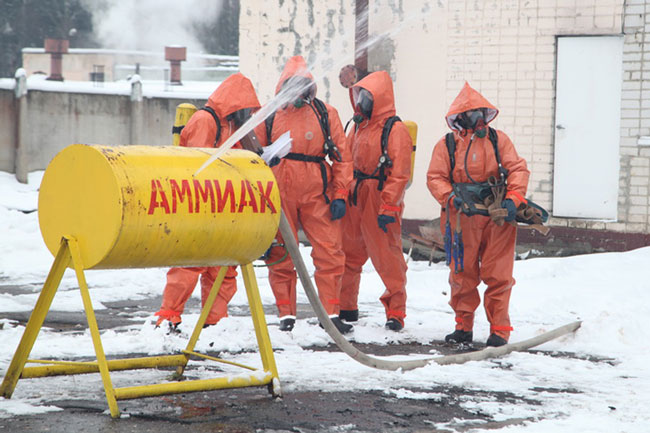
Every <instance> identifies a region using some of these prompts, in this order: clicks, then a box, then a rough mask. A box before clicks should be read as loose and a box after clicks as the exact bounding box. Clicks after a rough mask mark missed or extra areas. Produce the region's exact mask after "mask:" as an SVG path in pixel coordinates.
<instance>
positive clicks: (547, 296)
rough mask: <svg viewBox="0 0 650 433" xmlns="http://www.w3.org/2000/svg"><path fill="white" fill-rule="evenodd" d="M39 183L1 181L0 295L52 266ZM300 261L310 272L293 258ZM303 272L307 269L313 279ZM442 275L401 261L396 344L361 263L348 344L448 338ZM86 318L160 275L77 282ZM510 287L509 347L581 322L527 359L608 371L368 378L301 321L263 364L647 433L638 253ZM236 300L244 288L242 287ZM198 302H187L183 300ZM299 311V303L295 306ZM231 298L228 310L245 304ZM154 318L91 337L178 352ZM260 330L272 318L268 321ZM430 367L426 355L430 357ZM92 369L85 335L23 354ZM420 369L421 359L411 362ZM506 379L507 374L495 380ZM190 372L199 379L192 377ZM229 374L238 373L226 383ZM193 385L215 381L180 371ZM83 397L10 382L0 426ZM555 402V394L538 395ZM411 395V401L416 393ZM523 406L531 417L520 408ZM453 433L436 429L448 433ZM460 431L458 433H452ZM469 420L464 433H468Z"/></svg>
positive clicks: (230, 321) (292, 374)
mask: <svg viewBox="0 0 650 433" xmlns="http://www.w3.org/2000/svg"><path fill="white" fill-rule="evenodd" d="M41 176H42V172H35V173H32V174H30V178H29V180H30V183H29V184H28V185H22V184H19V183H17V182H16V181H15V180H14V177H13V175H10V174H7V173H3V172H0V284H5V285H8V284H11V285H21V284H33V283H38V282H42V281H43V280H44V279H45V276H46V275H47V272H48V270H49V267H50V266H51V264H52V256H51V255H50V253H49V252H48V251H47V249H46V247H45V245H44V243H43V241H42V239H41V237H40V232H39V228H38V214H37V212H32V213H24V212H21V210H23V211H26V210H34V209H36V205H37V194H38V192H37V189H38V185H39V183H40V179H41ZM303 253H304V255H305V258H306V262H307V263H308V264H309V263H310V262H311V260H310V258H309V249H308V248H304V249H303ZM312 270H313V269H312ZM256 272H257V277H258V283H259V286H260V291H261V296H262V301H263V303H264V304H265V305H272V304H274V301H275V300H274V298H273V294H272V292H271V289H270V287H269V284H268V279H267V276H266V270H264V269H263V268H258V269H257V270H256ZM447 275H448V271H447V269H446V267H445V266H443V265H442V264H438V265H435V264H434V265H432V266H430V267H429V266H427V263H425V262H411V263H409V270H408V287H407V290H408V303H407V313H408V316H407V318H406V328H405V329H404V331H402V332H401V333H399V334H395V333H393V332H389V331H386V330H385V329H384V328H383V325H384V321H385V318H384V314H383V308H382V307H381V305H380V303H379V301H378V298H379V296H380V295H381V292H382V291H383V289H382V284H381V280H380V279H379V277H378V275H377V274H376V273H375V272H374V269H373V268H372V266H371V265H370V264H368V265H367V266H366V267H365V269H364V274H363V276H362V283H361V284H362V287H361V294H360V310H361V311H362V314H364V315H365V316H366V317H364V318H362V319H361V321H360V322H359V324H358V325H356V326H355V331H354V335H353V337H352V338H353V339H354V341H356V342H359V343H374V344H388V343H391V342H422V343H427V342H429V341H431V340H432V339H441V338H442V337H443V336H444V335H445V334H446V333H448V332H449V331H451V330H452V327H453V316H452V315H451V309H450V307H449V306H448V305H447V301H448V294H447V293H448V284H447ZM86 278H87V280H88V283H89V285H90V288H91V297H92V299H93V304H94V306H95V309H97V310H99V309H102V308H105V307H104V305H103V304H102V303H104V302H108V301H118V300H125V299H139V298H140V299H141V298H143V297H151V296H154V295H159V294H160V293H161V291H162V287H163V286H164V283H165V270H164V269H143V270H126V271H125V270H120V271H115V270H106V271H88V272H87V274H86ZM515 278H516V279H517V285H516V286H515V288H514V290H513V296H512V300H511V309H510V314H511V319H512V322H513V326H514V327H515V331H514V332H513V334H512V337H511V341H513V342H514V341H518V340H523V339H526V338H529V337H532V336H534V335H537V334H539V333H541V332H544V331H548V330H550V329H553V328H555V327H557V326H560V325H563V324H566V323H568V322H572V321H574V320H577V319H579V320H582V321H583V324H582V327H581V328H580V329H579V330H578V332H577V333H576V334H574V335H570V336H566V337H563V338H560V339H557V340H554V341H552V342H549V343H547V344H545V345H543V346H541V347H540V348H539V349H543V350H545V351H568V352H574V353H576V354H578V355H593V356H597V357H603V358H613V359H614V360H615V361H614V362H609V363H608V362H593V361H590V360H586V359H585V360H581V359H571V358H566V357H551V356H545V355H542V354H532V353H513V354H510V355H508V356H507V357H505V358H501V359H497V360H488V361H480V362H471V363H467V364H463V365H455V366H439V365H437V364H433V365H429V366H427V367H424V368H421V369H417V370H414V371H408V372H399V371H398V372H386V371H379V370H373V369H370V368H367V367H364V366H362V365H361V364H358V363H356V362H355V361H353V360H351V359H349V358H347V356H346V355H344V354H342V353H337V352H334V353H329V352H320V351H319V352H314V351H311V350H308V349H304V348H305V347H308V346H313V345H326V344H327V343H328V342H329V341H330V340H329V337H328V336H327V335H326V334H325V332H324V331H323V330H322V329H320V328H319V327H318V326H317V325H316V322H315V320H313V319H300V318H299V320H298V323H297V325H296V328H295V329H294V331H293V332H292V333H283V332H280V331H279V330H278V328H277V326H271V327H269V332H270V336H271V341H272V343H273V346H274V348H277V349H282V350H278V351H276V353H275V360H276V363H277V366H278V369H279V373H280V378H281V380H282V386H283V390H284V391H285V392H288V391H297V390H322V391H338V390H341V389H348V390H383V391H384V392H385V393H388V394H391V395H396V396H399V397H404V398H428V399H433V400H436V399H440V393H439V392H438V393H433V392H428V391H427V390H428V389H431V388H433V387H440V386H442V387H446V386H456V387H463V388H465V389H471V390H477V391H478V390H481V391H493V392H509V393H512V394H513V395H515V396H517V397H519V398H517V399H515V400H516V401H506V402H497V401H496V399H491V398H489V397H486V396H485V395H486V394H484V393H482V394H480V396H477V397H475V398H472V399H468V400H467V401H465V402H463V403H462V405H463V406H464V408H465V409H467V410H470V411H473V412H475V413H482V414H488V415H490V416H492V417H493V418H494V419H495V420H506V419H513V418H523V419H531V420H533V421H526V422H525V423H524V424H523V425H514V426H507V427H503V428H502V429H501V430H500V431H504V432H515V431H525V432H550V431H553V432H560V431H561V432H577V431H580V432H607V433H610V432H648V431H650V411H648V409H647V408H648V406H650V357H649V355H648V353H649V352H650V327H648V326H647V325H644V323H645V321H646V320H647V318H648V317H649V316H650V248H642V249H639V250H635V251H630V252H626V253H607V254H595V255H588V256H577V257H569V258H536V259H530V260H525V261H517V262H516V264H515ZM76 287H77V282H76V279H75V276H74V273H73V272H71V271H67V272H66V274H65V276H64V279H63V282H62V285H61V287H60V289H59V292H58V293H57V295H56V297H55V298H54V302H53V305H52V309H53V310H60V311H83V307H82V303H81V297H80V296H79V291H78V290H77V289H76ZM240 287H243V285H242V284H241V281H240ZM198 295H199V291H198V290H197V291H195V296H198ZM37 296H38V291H35V292H34V293H32V294H24V295H19V296H12V295H8V294H2V293H0V311H1V312H12V311H30V310H31V309H32V308H33V306H34V304H35V302H36V299H37ZM299 301H300V302H307V300H306V296H304V294H303V293H299ZM246 304H247V300H246V295H245V292H244V291H243V290H240V291H238V292H237V294H236V295H235V297H234V299H233V301H232V305H246ZM153 313H154V311H143V312H142V315H143V316H148V320H146V321H145V323H144V324H142V323H141V321H140V322H133V324H131V325H129V324H128V323H126V324H125V326H124V327H121V328H117V329H113V330H107V331H103V332H102V342H103V344H104V349H105V351H106V353H107V355H108V356H109V357H110V356H111V355H120V354H126V353H147V354H152V355H153V354H160V353H171V352H174V351H175V350H178V349H183V348H184V347H185V345H186V339H184V338H182V337H179V336H169V335H165V332H164V330H163V329H155V328H154V326H153V324H152V321H153V320H154V317H153ZM197 318H198V315H192V314H188V315H185V316H184V322H183V325H182V326H183V330H185V331H187V332H190V331H191V329H192V328H191V327H192V325H193V323H194V322H195V321H196V319H197ZM266 319H267V322H269V323H270V324H274V323H275V324H277V323H278V319H277V318H276V317H275V316H273V315H269V316H267V318H266ZM0 325H3V326H2V328H1V329H0V347H1V348H2V350H1V351H0V376H2V377H4V374H5V373H6V370H7V368H8V365H9V362H10V361H11V358H12V356H13V353H14V350H15V348H16V347H17V345H18V342H19V340H20V338H21V336H22V334H23V331H24V327H23V326H18V325H17V324H16V323H15V322H10V321H7V320H3V321H0ZM488 330H489V326H488V324H487V322H486V320H485V315H484V313H483V311H482V310H479V311H478V314H477V320H476V327H475V329H474V335H475V339H477V340H484V339H485V338H487V336H488ZM256 348H257V344H256V340H255V335H254V332H253V329H252V324H251V322H250V319H249V318H248V317H229V318H227V319H224V320H223V321H222V322H220V323H219V325H218V326H216V327H212V328H207V329H205V330H204V331H203V333H202V334H201V339H200V341H199V343H198V345H197V350H199V351H201V350H211V351H232V352H237V351H243V353H239V354H236V355H235V354H233V355H232V356H231V357H230V358H229V359H231V360H233V361H236V362H242V363H245V364H249V365H260V361H259V356H258V355H257V353H255V352H247V351H245V350H246V349H251V350H255V349H256ZM432 355H436V354H435V353H432ZM82 356H88V357H94V349H93V346H92V343H91V340H90V336H89V334H88V333H87V332H86V333H85V334H84V333H61V332H53V331H51V330H48V329H43V330H42V331H41V334H40V335H39V338H38V339H37V341H36V344H35V346H34V349H33V351H32V353H31V357H32V358H52V357H60V358H63V359H70V358H75V357H82ZM420 356H421V355H420ZM504 366H506V367H507V368H502V367H504ZM197 370H198V371H197ZM233 372H238V370H233ZM192 374H194V375H196V376H199V377H206V378H207V377H212V376H213V375H214V372H211V371H209V370H205V369H202V368H195V369H192ZM160 375H161V373H160V372H156V371H152V372H147V371H146V370H144V371H137V372H135V373H134V372H115V373H112V374H111V376H112V378H113V381H114V385H115V386H125V385H126V384H129V385H131V384H134V383H155V382H160V381H161V378H160ZM83 383H84V386H81V382H76V381H74V380H70V379H69V378H65V377H54V378H46V379H34V380H21V381H19V382H18V385H17V387H16V390H15V393H14V395H13V397H12V399H10V400H5V399H2V398H0V417H11V416H14V415H17V414H29V413H40V412H43V411H48V410H58V409H57V408H56V407H48V406H47V405H46V404H45V403H43V402H44V401H47V400H52V399H84V398H87V397H88V393H92V394H93V396H95V397H96V398H98V399H101V398H103V389H102V386H101V380H100V378H99V375H87V376H85V377H84V382H83ZM540 388H544V389H548V390H565V392H551V391H549V392H545V391H541V392H540ZM414 390H415V391H414ZM528 399H530V400H533V401H535V400H537V401H540V402H541V404H532V403H527V401H529V400H528ZM454 426H456V427H457V426H458V423H457V422H456V423H455V422H454V421H453V420H450V423H448V424H439V425H437V426H436V427H438V428H443V427H446V428H448V429H451V430H454V429H455V428H456V427H454ZM464 428H465V429H467V426H465V427H464ZM480 430H481V429H480V423H479V422H478V421H477V425H476V427H475V430H472V431H480Z"/></svg>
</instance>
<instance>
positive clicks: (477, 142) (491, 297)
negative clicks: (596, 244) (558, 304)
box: [427, 83, 530, 341]
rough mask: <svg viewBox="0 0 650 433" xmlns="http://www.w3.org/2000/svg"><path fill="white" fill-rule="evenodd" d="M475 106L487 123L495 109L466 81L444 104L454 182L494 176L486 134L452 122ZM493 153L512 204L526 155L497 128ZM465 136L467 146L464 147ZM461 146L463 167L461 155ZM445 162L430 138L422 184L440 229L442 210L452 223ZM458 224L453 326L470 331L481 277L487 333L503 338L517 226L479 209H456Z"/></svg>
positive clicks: (443, 149)
mask: <svg viewBox="0 0 650 433" xmlns="http://www.w3.org/2000/svg"><path fill="white" fill-rule="evenodd" d="M478 108H485V109H487V113H488V115H487V118H486V119H485V121H486V123H490V122H491V121H492V120H494V118H495V117H496V116H497V114H498V113H499V111H498V110H497V109H496V108H495V107H494V106H493V105H492V104H490V103H489V102H488V101H487V100H486V99H485V98H484V97H483V96H482V95H481V94H480V93H478V92H477V91H476V90H474V89H472V88H471V87H470V86H469V84H467V83H465V86H464V87H463V89H462V90H461V91H460V93H459V94H458V96H457V97H456V99H455V100H454V102H453V103H452V104H451V107H450V108H449V112H448V113H447V116H446V120H447V124H448V125H449V127H450V128H451V129H452V130H453V134H454V139H455V140H456V152H455V161H456V162H455V166H454V171H453V179H454V181H455V182H461V183H468V182H471V181H470V179H469V177H468V176H467V172H469V174H470V176H471V177H472V178H473V179H474V180H475V181H476V182H485V181H486V180H487V179H488V177H490V176H496V177H497V178H498V177H499V174H498V167H497V161H496V157H495V152H494V148H493V146H492V143H491V142H490V140H489V138H488V135H486V136H485V137H484V138H479V137H477V136H474V138H473V139H471V137H472V135H473V134H472V133H473V131H471V130H470V131H465V130H462V129H460V127H459V126H457V124H456V123H455V120H456V118H457V116H458V115H459V114H460V113H463V112H466V111H468V110H474V109H478ZM497 137H498V148H499V154H500V155H501V163H502V165H503V167H504V168H505V169H507V170H508V176H507V192H506V196H505V198H506V199H511V200H512V201H513V202H514V204H515V206H516V207H518V206H519V204H520V203H522V202H524V201H525V198H524V196H525V194H526V189H527V186H528V177H529V175H530V172H529V171H528V168H527V167H526V161H525V160H524V159H523V158H521V157H520V156H519V155H518V154H517V151H516V150H515V147H514V145H513V144H512V141H510V138H509V137H508V136H507V135H506V134H505V133H504V132H503V131H497ZM470 141H471V148H470ZM467 152H470V153H469V154H468V155H467V172H466V168H465V158H466V154H467ZM450 170H451V163H450V159H449V152H448V150H447V145H446V142H445V137H443V138H441V139H440V140H439V141H438V143H436V145H435V147H434V149H433V155H432V156H431V163H430V164H429V170H428V172H427V186H428V187H429V190H430V191H431V194H433V196H434V197H435V198H436V200H438V202H439V203H440V204H441V206H442V215H441V218H440V224H441V229H442V232H443V233H444V232H445V227H444V225H445V223H446V221H447V216H446V215H445V209H447V211H448V212H449V221H450V224H451V228H452V231H453V230H455V225H456V214H457V210H456V208H455V207H454V206H453V205H451V204H449V205H448V206H447V202H448V199H449V196H450V194H451V192H452V186H451V181H450V176H449V172H450ZM460 224H461V229H462V233H463V241H464V249H465V251H464V252H465V259H464V268H465V269H464V271H463V272H459V273H454V268H453V263H452V268H451V271H450V273H449V284H450V285H451V300H450V302H449V305H451V307H452V308H453V310H454V312H455V313H456V329H457V330H463V331H471V330H472V327H473V326H474V311H476V308H477V307H478V305H479V303H480V301H481V299H480V296H479V293H478V290H477V287H478V285H479V283H480V281H481V280H483V282H484V283H485V284H486V285H487V289H486V290H485V295H484V297H485V300H484V302H483V304H484V307H485V312H486V314H487V318H488V321H489V322H490V326H491V327H490V333H491V334H497V335H498V336H500V337H502V338H504V339H505V340H506V341H507V340H508V338H509V336H510V331H511V330H512V327H511V326H510V317H509V315H508V305H509V302H510V292H511V289H512V286H513V285H514V284H515V280H514V278H513V277H512V269H513V266H514V255H515V243H516V237H517V228H516V227H515V226H513V225H510V224H504V225H502V226H497V225H496V224H495V223H494V222H493V221H492V220H491V219H490V217H487V216H482V215H473V216H471V217H470V216H467V215H465V214H462V213H461V215H460Z"/></svg>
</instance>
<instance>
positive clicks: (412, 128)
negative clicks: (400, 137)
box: [404, 120, 418, 188]
mask: <svg viewBox="0 0 650 433" xmlns="http://www.w3.org/2000/svg"><path fill="white" fill-rule="evenodd" d="M404 126H406V129H408V131H409V135H410V136H411V141H413V150H412V151H411V176H410V177H409V181H408V182H407V184H406V187H407V188H408V187H409V186H411V184H412V183H413V172H414V171H415V149H416V147H417V146H416V145H417V142H418V124H417V123H415V122H413V121H412V120H405V121H404Z"/></svg>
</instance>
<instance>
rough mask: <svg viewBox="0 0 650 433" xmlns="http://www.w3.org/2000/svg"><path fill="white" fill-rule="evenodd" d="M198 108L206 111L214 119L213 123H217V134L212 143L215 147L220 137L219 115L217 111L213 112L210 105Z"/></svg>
mask: <svg viewBox="0 0 650 433" xmlns="http://www.w3.org/2000/svg"><path fill="white" fill-rule="evenodd" d="M199 110H203V111H207V112H208V113H210V114H211V115H212V118H213V119H214V123H216V124H217V136H216V137H215V139H214V144H213V146H214V147H217V143H218V142H219V139H220V138H221V122H220V121H219V117H218V116H217V113H215V112H214V110H213V109H212V108H211V107H208V106H207V105H206V106H205V107H202V108H199ZM181 129H182V128H181Z"/></svg>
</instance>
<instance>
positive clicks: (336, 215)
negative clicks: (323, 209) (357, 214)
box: [330, 198, 345, 221]
mask: <svg viewBox="0 0 650 433" xmlns="http://www.w3.org/2000/svg"><path fill="white" fill-rule="evenodd" d="M330 213H331V214H332V221H335V220H337V219H340V218H343V216H344V215H345V200H343V199H341V198H337V199H336V200H334V201H332V203H330Z"/></svg>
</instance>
